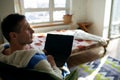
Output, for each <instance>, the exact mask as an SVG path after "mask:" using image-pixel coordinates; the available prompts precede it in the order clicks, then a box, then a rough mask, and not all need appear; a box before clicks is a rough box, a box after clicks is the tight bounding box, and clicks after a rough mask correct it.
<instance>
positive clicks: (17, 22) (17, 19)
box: [1, 13, 34, 43]
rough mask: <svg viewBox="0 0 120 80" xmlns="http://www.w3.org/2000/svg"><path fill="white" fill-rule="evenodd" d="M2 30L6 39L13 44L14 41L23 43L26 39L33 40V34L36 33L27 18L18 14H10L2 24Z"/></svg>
mask: <svg viewBox="0 0 120 80" xmlns="http://www.w3.org/2000/svg"><path fill="white" fill-rule="evenodd" d="M1 29H2V33H3V35H4V37H5V38H6V39H7V40H8V42H11V40H13V39H14V40H18V39H20V42H21V41H23V40H22V39H24V38H26V37H29V38H32V33H33V32H34V31H33V30H32V29H31V28H30V25H29V24H28V22H27V21H26V19H25V16H24V15H20V14H17V13H15V14H10V15H8V16H7V17H5V18H4V19H3V21H2V23H1ZM24 40H25V39H24ZM26 40H29V39H26ZM18 41H19V40H18ZM31 42H32V41H31ZM23 43H25V42H23Z"/></svg>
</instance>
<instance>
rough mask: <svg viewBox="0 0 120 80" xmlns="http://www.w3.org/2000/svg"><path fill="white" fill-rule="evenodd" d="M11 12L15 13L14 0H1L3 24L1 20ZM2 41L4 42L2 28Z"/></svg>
mask: <svg viewBox="0 0 120 80" xmlns="http://www.w3.org/2000/svg"><path fill="white" fill-rule="evenodd" d="M10 13H14V1H13V0H0V24H1V20H2V19H3V18H4V17H5V16H7V15H8V14H10ZM1 42H3V37H2V34H1V28H0V43H1Z"/></svg>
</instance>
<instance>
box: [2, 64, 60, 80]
mask: <svg viewBox="0 0 120 80" xmlns="http://www.w3.org/2000/svg"><path fill="white" fill-rule="evenodd" d="M0 77H1V78H2V79H3V80H29V79H30V80H59V78H57V77H55V76H53V75H52V74H48V73H45V72H39V71H35V70H31V69H26V68H17V67H15V66H12V65H8V64H5V63H2V62H0Z"/></svg>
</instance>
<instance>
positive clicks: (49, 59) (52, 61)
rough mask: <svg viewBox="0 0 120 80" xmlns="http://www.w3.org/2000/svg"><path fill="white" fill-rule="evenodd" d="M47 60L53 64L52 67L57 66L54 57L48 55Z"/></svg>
mask: <svg viewBox="0 0 120 80" xmlns="http://www.w3.org/2000/svg"><path fill="white" fill-rule="evenodd" d="M47 60H48V62H49V63H50V64H51V66H52V67H53V66H56V63H55V60H54V57H53V56H52V55H47Z"/></svg>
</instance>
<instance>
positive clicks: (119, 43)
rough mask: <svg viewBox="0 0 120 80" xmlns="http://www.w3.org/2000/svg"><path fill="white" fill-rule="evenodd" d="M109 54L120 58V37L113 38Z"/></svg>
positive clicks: (108, 48)
mask: <svg viewBox="0 0 120 80" xmlns="http://www.w3.org/2000/svg"><path fill="white" fill-rule="evenodd" d="M107 54H108V55H110V56H111V57H114V58H116V59H119V60H120V38H118V39H113V40H111V41H110V42H109V44H108V47H107Z"/></svg>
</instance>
